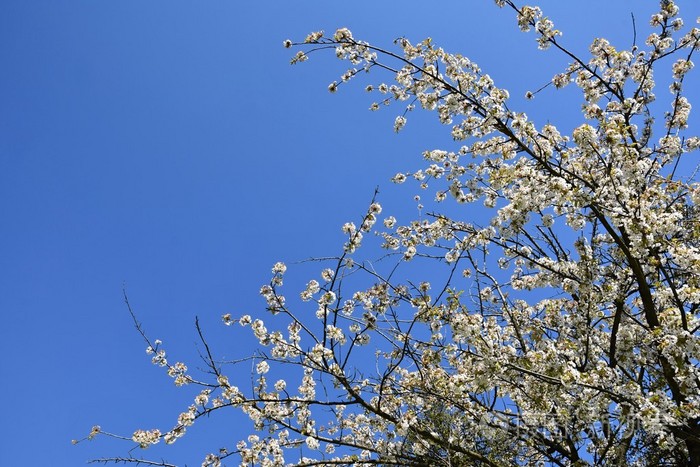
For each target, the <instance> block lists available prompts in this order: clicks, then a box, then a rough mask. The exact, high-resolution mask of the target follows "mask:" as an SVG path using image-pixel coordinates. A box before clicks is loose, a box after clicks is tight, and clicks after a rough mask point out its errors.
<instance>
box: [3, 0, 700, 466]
mask: <svg viewBox="0 0 700 467" xmlns="http://www.w3.org/2000/svg"><path fill="white" fill-rule="evenodd" d="M645 3H648V5H649V8H650V9H649V10H646V11H645V10H644V9H643V8H640V7H637V6H635V7H634V9H635V15H636V17H637V23H638V29H640V32H641V30H642V29H643V26H644V25H645V24H646V23H647V20H648V16H649V14H650V13H651V8H653V4H654V3H655V2H645ZM679 4H680V5H681V7H682V8H683V7H685V8H684V9H683V10H682V11H684V12H685V13H686V16H685V17H686V19H687V22H688V23H692V22H694V20H695V18H696V17H697V16H698V15H700V7H699V6H698V4H697V3H696V2H694V1H692V0H686V1H682V2H679ZM540 5H541V6H542V7H543V9H544V11H545V13H546V14H548V15H549V16H550V17H551V18H552V19H553V20H554V22H555V24H556V26H557V27H558V28H559V29H561V30H563V31H564V41H565V43H566V44H568V45H570V46H571V48H572V49H573V50H575V51H579V52H581V53H584V54H585V51H586V47H587V44H588V43H590V40H591V39H592V38H593V37H595V36H596V35H604V36H606V37H609V38H611V40H612V41H613V43H617V44H620V45H621V46H627V45H628V44H630V43H631V40H632V26H631V19H630V9H631V8H632V6H631V3H630V2H628V1H623V0H607V1H600V0H594V1H587V2H580V1H579V2H562V1H559V0H547V1H543V2H540ZM342 26H347V27H349V28H351V29H352V30H353V32H354V33H355V36H356V37H359V38H363V39H367V40H370V41H373V42H376V43H377V44H384V45H389V44H390V43H391V41H392V40H393V39H395V38H396V37H399V36H404V35H405V36H406V37H408V38H409V39H411V40H414V41H418V40H421V39H423V38H425V37H428V36H430V37H432V38H433V39H434V41H435V42H436V43H438V44H439V45H441V46H443V47H444V48H445V49H447V50H450V51H453V52H461V53H463V54H464V55H467V56H469V57H470V58H472V59H473V60H474V61H476V62H477V63H478V64H479V65H480V66H481V67H482V69H483V70H485V71H486V72H488V73H490V74H491V76H492V77H493V78H494V79H495V80H496V83H497V84H498V85H500V86H502V87H505V88H507V89H509V90H510V91H511V95H512V96H514V98H513V107H516V108H517V107H518V106H519V109H520V110H523V111H525V112H528V113H530V115H531V117H532V118H533V119H535V120H536V121H537V122H538V123H539V124H543V123H545V122H546V121H550V122H552V123H554V124H560V125H561V126H562V127H563V128H564V129H567V128H569V127H570V126H571V125H574V124H576V120H575V118H576V117H577V114H578V105H579V104H578V103H579V101H578V97H577V95H576V94H575V92H574V91H573V89H572V90H566V91H564V92H560V93H554V92H545V93H543V94H542V95H541V96H538V98H537V99H535V100H534V101H532V102H525V101H524V99H522V98H521V96H523V95H524V93H525V91H526V90H533V89H536V88H538V87H540V86H541V85H542V84H544V83H546V82H547V81H548V80H549V78H550V77H551V75H552V74H553V73H554V72H556V71H558V70H559V69H560V68H561V67H562V66H563V65H565V63H566V60H565V59H564V58H563V57H562V56H561V55H559V54H557V53H556V52H554V51H548V52H541V51H538V50H537V49H536V44H535V42H534V38H533V36H531V35H525V34H522V33H520V32H519V31H518V30H517V26H516V24H515V20H514V17H513V15H512V14H511V13H510V12H509V11H506V10H499V9H497V8H496V7H495V6H494V5H493V2H492V1H491V0H472V1H468V2H465V1H461V2H458V1H443V2H438V3H435V4H434V5H433V4H430V3H426V2H413V1H407V2H402V3H401V4H399V3H395V2H386V3H383V2H369V1H365V0H361V1H356V2H352V3H351V4H350V3H348V2H333V3H329V2H322V1H318V0H314V1H304V2H274V1H270V0H267V1H256V2H231V1H229V2H223V1H211V2H197V3H195V2H185V1H181V0H170V1H167V2H166V1H163V0H153V1H148V2H144V1H134V0H124V1H119V2H116V1H115V2H96V1H87V0H74V1H55V0H51V1H49V0H45V1H38V0H4V1H3V2H2V3H0V44H2V45H0V62H1V63H2V71H1V72H0V109H1V110H0V213H1V214H2V222H1V223H0V240H2V242H1V243H0V284H2V286H1V287H2V293H0V312H1V313H2V318H3V325H2V326H0V371H1V372H2V379H3V381H4V384H2V385H1V386H0V394H1V395H2V399H3V400H4V401H6V402H5V408H4V420H5V422H4V423H3V424H2V426H1V427H0V431H1V432H2V436H0V440H1V441H0V465H15V464H18V463H19V462H21V463H22V464H23V465H36V466H40V465H55V466H73V465H83V464H84V462H85V461H86V460H88V459H90V458H93V457H98V456H101V455H112V454H125V453H126V452H127V446H126V445H119V444H116V445H115V444H114V443H111V442H109V441H108V440H100V439H98V440H95V441H93V442H91V443H84V444H80V445H78V446H72V445H71V444H70V440H71V439H73V438H80V437H82V436H84V435H86V434H87V433H88V432H89V431H90V427H91V426H92V425H95V424H100V425H101V426H102V427H103V428H104V429H105V430H109V431H113V432H119V433H123V434H130V433H132V432H133V430H134V429H136V428H153V427H160V428H162V429H167V428H169V427H171V426H172V425H173V424H174V422H175V419H176V417H177V414H178V413H179V412H180V411H182V410H184V409H185V408H186V406H187V405H188V404H189V403H190V400H191V397H190V393H189V392H188V391H187V390H179V389H177V388H174V387H173V385H172V382H171V380H170V379H169V378H168V377H167V376H165V375H164V374H163V372H162V371H160V370H159V369H157V368H155V367H153V366H152V365H151V364H150V363H149V359H148V358H147V356H146V354H145V352H144V349H145V346H144V344H143V342H142V341H141V338H140V336H139V335H138V334H137V333H136V332H135V330H134V329H133V325H132V323H131V318H130V317H129V314H128V312H127V310H126V307H125V305H124V303H123V299H122V288H125V289H126V290H127V292H128V295H129V298H130V301H131V304H132V306H133V307H134V309H135V311H136V312H137V314H138V316H139V318H140V320H141V321H142V323H143V325H144V327H145V329H146V331H147V332H148V333H149V335H150V336H152V337H153V338H160V339H162V340H163V341H164V343H165V348H166V349H167V350H168V352H169V354H170V355H172V358H173V359H183V360H187V361H191V362H193V364H191V366H193V367H194V366H196V363H194V362H196V358H197V353H196V352H197V351H196V342H197V337H196V332H195V330H194V317H195V316H199V317H200V319H201V322H202V325H203V327H204V328H205V330H206V331H207V333H208V335H210V336H211V339H212V340H213V341H215V342H216V343H217V353H218V354H219V355H224V356H227V357H231V358H232V357H234V356H243V355H246V354H250V353H251V352H252V350H253V347H252V346H253V342H252V341H251V340H249V339H248V338H247V335H246V334H245V333H243V332H238V333H236V334H232V333H231V332H230V329H227V328H224V327H223V326H222V325H221V324H220V317H221V315H222V314H224V313H229V312H230V313H232V314H234V315H237V314H243V313H250V314H252V315H256V314H262V313H263V312H264V304H263V301H262V300H261V299H260V298H259V297H258V289H259V287H260V285H261V284H263V283H264V282H266V281H267V280H268V278H269V270H270V267H271V266H272V264H273V263H274V262H275V261H278V260H283V261H286V262H288V263H293V262H295V261H299V260H302V259H305V258H308V257H312V256H324V255H333V254H336V253H338V252H339V250H340V247H341V246H342V243H343V235H342V233H341V231H340V226H341V225H342V224H343V223H344V222H346V221H348V220H357V219H358V218H359V217H360V216H361V215H362V213H363V212H364V209H365V208H366V206H367V203H368V202H369V200H370V198H371V196H372V193H373V190H374V188H375V187H376V186H379V187H380V190H381V195H380V201H381V202H382V203H383V204H384V205H385V206H386V209H387V214H390V213H399V216H397V217H403V218H404V219H406V218H407V217H408V216H409V215H414V213H415V210H414V208H413V205H414V203H413V201H412V200H411V197H410V194H411V193H412V190H410V189H406V188H404V187H395V186H393V185H392V184H391V183H389V178H391V176H393V175H394V174H395V173H396V172H398V171H402V170H411V169H413V168H417V167H419V166H420V153H421V152H422V151H423V150H425V149H432V148H436V147H444V148H449V147H452V146H453V145H454V143H452V141H451V139H450V137H449V130H448V129H447V128H440V126H439V125H438V124H436V123H435V121H434V118H433V116H430V115H428V116H420V115H418V114H417V115H415V116H413V115H411V116H409V122H408V125H407V127H406V128H405V130H404V132H402V133H401V134H399V135H396V134H393V132H392V124H393V119H394V117H395V116H396V114H397V113H398V112H400V111H401V110H402V109H401V108H400V107H398V106H396V107H390V108H386V109H383V110H382V111H380V112H375V113H371V112H369V111H368V110H367V108H368V107H369V105H370V104H371V102H372V97H371V96H368V95H366V94H364V93H363V92H362V90H361V88H362V87H363V86H362V85H361V83H355V84H353V85H351V86H348V87H341V89H340V91H339V92H338V93H337V94H335V95H330V94H329V93H328V92H327V91H326V87H327V85H328V83H330V82H331V81H333V80H336V79H337V78H338V76H339V75H340V74H341V73H342V71H343V70H344V65H343V64H341V63H340V62H337V60H335V58H334V57H333V56H332V55H331V54H327V55H317V56H312V59H311V60H310V61H309V62H307V63H304V64H302V65H296V66H293V67H292V66H290V65H289V58H290V57H291V55H292V53H291V52H290V51H289V50H286V49H284V48H283V47H282V41H283V40H284V39H286V38H291V39H293V40H302V39H303V37H304V36H305V35H306V34H307V33H308V32H310V31H313V30H318V29H324V30H326V31H333V30H335V29H336V28H338V27H342ZM642 37H643V36H640V39H639V40H642ZM381 79H382V78H379V77H378V76H377V77H375V78H374V80H373V81H375V82H377V81H380V80H381ZM384 79H388V77H385V78H384ZM694 79H696V81H695V82H696V83H697V78H694ZM696 89H697V88H696ZM663 92H665V91H664V90H659V91H658V93H659V94H661V93H663ZM563 104H566V105H563ZM692 122H697V117H694V118H693V120H692ZM691 125H692V123H691ZM299 270H300V272H299V273H297V274H298V275H297V280H298V282H299V283H302V282H305V281H306V280H308V276H304V274H306V271H305V270H304V268H303V267H300V269H299ZM289 273H290V275H293V274H294V268H292V269H291V270H290V272H289ZM247 377H248V376H247V375H242V378H247ZM241 420H243V419H242V418H240V417H239V418H237V417H236V416H235V415H234V416H232V417H230V418H226V417H221V418H218V419H212V420H209V421H205V422H204V423H202V424H201V425H200V426H198V427H195V429H193V430H191V432H190V433H188V436H187V437H185V438H184V439H183V440H181V441H178V443H176V445H175V446H173V449H167V450H164V451H153V453H151V454H155V455H156V457H158V456H166V457H167V458H169V459H172V460H175V461H178V462H181V463H182V464H185V463H187V464H189V465H198V464H199V463H201V459H202V457H203V455H204V454H206V453H207V452H210V451H212V450H216V449H217V448H218V447H220V445H223V443H224V442H228V444H229V445H231V446H232V445H235V442H236V441H237V440H238V439H240V438H242V437H244V436H245V435H246V431H245V429H244V427H245V424H240V423H239V421H241ZM212 430H213V431H216V432H217V434H216V435H213V434H212ZM159 447H160V446H159ZM135 454H139V453H138V452H135Z"/></svg>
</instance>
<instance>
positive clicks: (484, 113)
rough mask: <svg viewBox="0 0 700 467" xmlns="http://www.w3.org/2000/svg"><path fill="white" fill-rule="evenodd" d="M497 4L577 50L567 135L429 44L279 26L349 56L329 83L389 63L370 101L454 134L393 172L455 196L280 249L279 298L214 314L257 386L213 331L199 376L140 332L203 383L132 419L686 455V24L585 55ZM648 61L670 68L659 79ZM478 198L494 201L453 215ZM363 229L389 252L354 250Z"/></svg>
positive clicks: (593, 453)
mask: <svg viewBox="0 0 700 467" xmlns="http://www.w3.org/2000/svg"><path fill="white" fill-rule="evenodd" d="M496 5H497V6H498V7H501V8H504V9H509V10H512V12H513V13H514V14H515V16H516V18H517V24H518V26H519V28H520V29H521V30H523V31H525V32H527V31H530V33H531V34H535V35H536V38H537V43H538V45H539V47H540V48H542V49H547V48H550V49H555V52H558V53H561V54H564V56H566V57H567V59H568V60H569V61H570V64H569V65H568V67H566V68H565V69H564V70H562V72H561V73H560V74H557V75H556V76H554V78H553V79H552V84H553V86H554V87H556V88H562V87H565V86H576V87H578V88H579V89H580V91H581V93H582V96H583V100H584V104H583V106H582V115H581V120H580V124H578V126H577V127H576V128H575V129H574V130H573V132H572V134H571V135H566V134H562V132H560V131H559V130H558V129H557V128H556V126H554V124H545V125H542V126H539V125H538V124H536V123H535V122H533V121H531V120H529V119H528V117H527V116H526V115H525V114H524V113H521V112H518V111H516V110H513V109H511V108H510V107H509V104H508V101H509V94H508V92H507V91H506V90H505V89H502V88H499V87H497V85H496V84H495V83H494V81H493V80H492V79H491V78H490V77H489V75H488V74H486V73H484V72H482V71H481V69H480V68H479V67H478V66H477V64H475V63H474V62H472V61H470V60H469V59H468V58H466V57H464V56H462V55H453V54H450V53H448V52H446V51H444V50H443V49H441V48H439V47H437V46H436V45H435V44H433V43H432V41H430V40H424V41H422V42H419V43H416V44H414V43H411V42H409V41H408V40H407V39H398V40H397V41H396V48H391V49H384V48H379V47H376V46H374V45H371V44H369V43H366V42H363V41H362V40H360V39H356V38H355V37H354V36H353V35H352V33H351V32H350V31H349V30H347V29H339V30H338V31H336V32H335V34H333V35H331V36H326V35H324V34H323V33H321V32H316V33H312V34H310V35H309V36H308V37H307V38H306V40H305V41H303V42H292V41H285V44H284V45H285V47H289V48H297V49H299V50H298V51H297V52H296V55H294V57H293V59H292V63H300V62H304V61H306V60H307V59H308V58H309V57H310V56H311V55H316V54H323V53H324V52H325V51H330V52H332V53H333V54H334V55H335V56H336V57H337V58H339V59H340V60H343V61H346V62H348V63H349V69H348V71H347V72H346V73H344V74H343V75H342V78H341V79H340V80H339V81H334V82H333V83H331V84H330V86H329V90H330V91H332V92H335V91H336V90H337V89H338V88H339V87H341V86H346V85H347V84H348V82H349V81H351V80H353V79H354V78H355V77H356V76H357V75H359V74H364V73H365V72H371V76H374V75H375V74H376V75H378V76H380V77H388V78H392V79H393V82H388V83H381V82H380V83H378V84H377V85H371V86H368V87H367V90H368V91H370V92H372V93H376V94H377V95H378V96H379V100H378V101H377V102H376V103H375V104H373V105H372V109H379V108H382V107H384V106H385V105H387V104H390V103H399V104H400V105H402V106H405V108H404V109H402V110H401V114H400V115H399V116H398V117H397V118H396V120H395V128H394V129H395V130H396V131H399V130H401V129H402V128H403V127H404V125H405V124H406V121H407V116H409V115H410V112H411V111H413V110H414V109H418V108H420V109H423V110H425V111H430V112H435V113H437V116H438V118H439V119H440V122H442V123H443V124H445V125H446V126H447V127H448V128H450V130H451V138H452V139H453V140H454V141H456V142H458V143H456V144H455V149H454V150H441V149H435V150H430V151H426V152H424V153H423V159H424V161H425V167H424V168H423V169H422V170H419V171H417V172H412V173H399V174H398V175H396V177H395V178H394V181H395V182H397V183H401V182H404V181H406V180H410V179H414V180H415V181H417V183H418V189H419V190H421V191H423V192H429V193H430V196H434V199H435V205H436V206H438V207H439V206H445V209H444V210H443V211H440V209H438V208H436V210H435V211H434V212H432V213H430V214H426V215H422V216H421V218H420V219H417V220H414V221H411V222H407V223H399V222H398V221H397V220H396V219H395V218H394V217H393V216H390V215H387V213H385V212H382V207H381V206H380V204H379V202H378V198H375V199H373V200H372V202H371V204H370V206H369V208H368V210H367V212H366V214H365V215H364V216H363V217H362V218H361V220H359V222H358V223H357V224H355V223H350V222H349V223H347V224H345V225H344V226H343V231H344V232H345V233H346V235H347V242H346V243H345V245H344V247H343V250H342V252H341V254H340V255H338V256H337V257H336V258H331V259H328V258H326V259H325V260H324V261H325V263H326V264H325V265H323V266H321V267H319V270H320V271H319V273H320V274H319V275H318V277H316V278H311V279H310V280H309V281H308V285H307V286H306V288H305V289H304V290H302V291H291V294H292V295H291V297H290V298H289V299H288V298H287V297H286V296H285V291H284V287H283V277H284V275H285V272H286V270H287V267H286V266H285V265H284V264H282V263H278V264H276V265H275V266H274V267H273V269H272V272H273V275H272V279H271V281H270V282H269V283H268V284H266V285H264V286H263V287H262V289H261V291H260V292H261V294H262V296H263V297H264V299H265V301H266V308H267V312H268V314H269V317H266V316H264V315H263V314H262V313H261V314H260V315H257V316H248V315H246V316H241V317H234V316H230V315H226V316H224V317H223V320H224V323H225V324H227V325H232V326H235V327H236V328H238V327H239V326H244V327H247V328H249V329H250V331H251V332H252V333H253V334H254V336H255V337H256V338H257V339H258V341H259V345H260V349H259V351H258V352H257V353H255V354H254V355H253V356H252V358H253V359H254V362H255V363H254V376H253V379H254V384H252V385H251V384H250V382H248V384H246V378H240V377H239V376H234V375H241V371H240V369H241V368H242V369H243V370H244V372H245V366H238V367H234V368H235V369H236V371H234V370H233V369H232V368H231V367H229V366H227V365H225V364H223V363H221V362H220V361H218V360H217V359H216V358H215V357H214V354H213V353H212V351H210V349H209V346H206V352H205V354H204V356H205V359H206V361H207V363H208V372H203V374H201V375H198V376H195V375H193V374H191V372H189V371H188V369H187V366H186V365H185V364H184V363H179V362H177V363H176V362H170V361H169V360H168V359H167V356H166V353H165V351H164V349H163V347H162V343H160V342H159V341H153V342H151V341H150V340H148V337H147V336H146V334H145V333H143V332H142V334H143V336H144V338H145V339H146V340H147V341H148V352H149V353H150V354H152V358H153V363H155V364H156V365H158V366H160V367H163V368H165V369H166V370H167V372H168V374H169V375H170V376H171V377H173V378H174V380H175V383H176V384H178V385H198V386H200V387H201V392H200V393H199V394H198V395H197V397H196V398H195V399H194V401H193V402H192V403H191V405H189V407H188V408H186V410H185V411H184V412H183V413H181V414H180V415H179V417H174V418H175V420H174V424H173V426H172V427H170V428H167V429H163V430H162V431H161V430H160V429H140V430H138V431H136V432H135V433H133V435H130V436H125V437H124V438H125V439H127V440H132V441H133V442H135V443H136V444H137V445H138V446H139V447H140V448H147V447H148V446H150V445H152V444H155V443H158V442H160V441H163V442H164V443H173V442H176V441H177V440H178V439H179V438H181V437H182V436H184V435H185V434H186V431H187V430H188V428H189V427H190V426H191V425H193V424H195V423H200V422H201V423H206V420H204V419H205V418H206V416H209V415H210V414H213V413H214V412H219V411H221V410H236V409H237V410H240V411H242V412H243V413H245V414H246V415H247V416H248V417H249V418H250V420H251V421H252V426H253V428H254V432H252V433H251V434H250V436H248V437H247V438H246V439H243V440H240V441H238V443H237V444H236V441H233V443H232V445H231V446H229V447H227V448H225V449H222V450H220V451H217V452H214V453H210V454H206V453H203V455H202V457H203V458H204V462H203V464H202V465H203V466H219V465H223V464H222V463H224V462H231V463H237V462H238V463H240V465H241V466H249V465H263V466H282V465H305V466H312V465H358V466H370V465H401V466H467V465H469V466H471V465H480V466H502V465H557V466H574V465H575V466H583V465H616V466H617V465H687V466H697V465H700V371H699V368H698V365H699V362H700V339H699V338H698V332H699V331H700V317H699V316H698V314H699V312H700V273H699V271H700V222H699V221H700V209H699V208H698V207H697V206H698V203H699V202H700V184H698V183H697V182H695V181H694V180H693V177H692V175H689V171H688V170H686V169H681V167H687V165H688V162H689V161H687V160H686V159H688V158H689V157H691V156H687V155H686V154H687V153H690V152H693V151H695V150H697V149H698V146H700V139H699V138H698V137H696V136H692V135H689V134H687V132H688V128H687V127H688V118H689V112H690V109H691V105H690V103H689V102H688V100H687V98H686V95H685V92H684V90H685V87H684V85H685V84H686V82H687V81H688V79H689V78H687V76H688V72H689V71H690V70H691V69H692V68H693V62H692V61H691V60H692V57H693V55H694V54H695V53H696V52H697V50H698V47H699V46H700V29H698V28H697V27H688V26H685V25H684V22H683V21H682V20H681V18H680V17H679V8H678V7H677V5H675V4H674V2H673V1H671V0H662V1H661V2H660V4H659V8H658V10H657V11H655V12H654V13H653V15H652V16H651V19H650V25H651V28H652V29H653V32H652V33H651V34H650V35H649V36H648V37H646V38H645V40H644V41H643V43H640V44H634V45H633V46H632V47H631V48H629V49H618V48H616V47H615V46H613V44H611V43H610V42H608V41H607V40H605V39H602V38H599V39H595V40H594V41H593V42H592V44H591V46H590V57H586V58H584V57H579V56H577V55H575V54H574V53H572V52H570V51H569V50H568V49H567V48H566V45H565V44H564V43H563V42H562V39H561V38H560V33H559V31H558V30H557V29H555V27H554V24H553V23H552V21H550V20H549V19H547V17H545V16H543V14H542V12H541V11H540V9H539V8H537V7H530V6H519V5H517V4H516V2H515V1H511V0H496ZM661 63H668V64H669V66H668V67H667V68H668V69H670V70H671V75H672V76H670V77H664V79H665V80H666V79H668V81H669V83H670V85H669V86H668V88H666V86H664V89H656V87H655V81H654V80H655V73H654V71H655V68H657V66H658V65H659V64H661ZM380 79H381V78H380ZM657 92H658V93H659V97H658V99H657V96H656V94H655V93H657ZM528 97H533V95H532V94H529V95H528ZM555 117H556V116H555V115H552V118H553V119H554V118H555ZM692 157H695V156H692ZM455 203H456V204H455ZM476 204H478V205H479V206H485V207H486V209H488V210H489V211H488V212H490V213H491V215H490V216H489V219H490V220H488V221H487V222H484V223H476V222H472V221H469V220H467V219H469V218H470V216H469V214H462V215H460V213H462V212H467V211H468V210H469V209H470V208H469V206H470V205H476ZM457 205H462V206H461V207H458V206H457ZM462 208H463V210H462ZM482 209H483V208H482ZM372 232H375V233H377V234H378V235H379V237H380V238H381V241H382V242H383V247H384V248H386V249H387V253H388V255H387V257H386V258H385V259H384V261H383V263H382V264H385V265H386V264H388V263H391V264H392V266H391V267H388V268H386V269H381V268H380V267H375V266H374V264H373V263H371V262H369V261H366V260H365V261H363V260H362V259H361V258H360V257H359V251H360V250H359V249H360V247H361V246H362V242H363V236H365V235H366V234H369V233H372ZM365 241H366V240H365ZM426 264H431V265H433V264H434V266H431V268H428V267H426V266H425V265H426ZM412 266H413V267H415V269H413V270H412V269H411V267H412ZM433 270H434V271H437V272H436V273H435V276H430V275H429V274H428V273H427V272H424V271H433ZM421 274H424V275H426V274H428V277H420V276H421ZM414 276H415V277H417V279H416V278H414ZM309 310H311V312H309ZM137 324H138V323H137ZM198 329H199V328H198ZM139 331H141V328H140V326H139ZM235 332H242V330H238V331H235ZM202 339H203V341H204V342H205V343H206V341H205V340H204V338H203V337H202ZM277 374H283V375H284V377H283V378H280V377H277V376H275V375H277ZM97 435H108V436H117V435H113V434H111V433H108V432H105V431H103V430H102V429H101V428H100V427H95V428H94V429H93V432H92V433H91V434H90V436H89V437H90V438H92V437H95V436H97ZM97 461H100V462H109V461H112V462H140V463H143V464H147V465H174V464H169V463H167V462H164V461H148V460H146V459H145V458H142V457H133V456H132V455H131V454H130V455H129V456H125V457H111V458H104V459H98V460H97Z"/></svg>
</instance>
